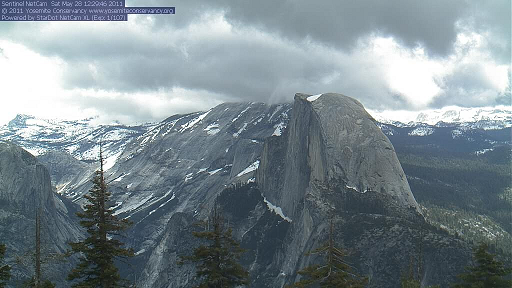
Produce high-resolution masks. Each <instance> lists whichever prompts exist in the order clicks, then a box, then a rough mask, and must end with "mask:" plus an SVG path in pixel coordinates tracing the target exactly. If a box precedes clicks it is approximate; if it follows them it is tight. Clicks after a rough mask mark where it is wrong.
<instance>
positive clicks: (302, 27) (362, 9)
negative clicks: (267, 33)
mask: <svg viewBox="0 0 512 288" xmlns="http://www.w3.org/2000/svg"><path fill="white" fill-rule="evenodd" d="M466 10H467V5H466V2H465V1H463V0H454V1H444V0H431V1H410V0H394V1H375V0H358V1H337V0H332V1H315V2H311V1H307V0H299V1H280V2H278V3H277V2H276V1H271V0H266V1H230V8H229V10H228V14H227V17H228V18H229V19H233V20H236V21H239V22H240V23H241V24H242V25H244V24H247V23H251V24H254V25H258V26H262V27H264V28H265V29H268V30H271V31H278V32H279V33H280V34H281V35H283V36H284V37H293V38H295V39H302V38H304V37H311V38H312V39H316V40H319V41H321V42H323V43H326V44H330V45H335V46H337V47H342V48H349V47H352V46H353V44H354V42H355V41H356V40H357V39H358V38H359V37H360V36H361V35H364V34H368V33H371V32H373V31H380V32H381V33H383V34H387V35H393V36H396V37H397V38H399V39H401V40H402V41H403V42H404V43H406V44H407V45H408V46H410V47H414V46H416V45H417V43H422V44H424V45H425V46H426V47H427V48H428V49H429V51H432V52H434V53H436V54H446V53H448V52H449V50H450V48H451V44H452V42H453V40H454V38H455V36H456V31H455V25H454V24H455V21H456V20H457V19H458V18H459V17H461V15H463V13H464V12H465V11H466Z"/></svg>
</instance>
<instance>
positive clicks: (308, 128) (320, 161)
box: [257, 93, 420, 216]
mask: <svg viewBox="0 0 512 288" xmlns="http://www.w3.org/2000/svg"><path fill="white" fill-rule="evenodd" d="M287 132H288V133H287V135H286V136H281V137H284V138H285V139H282V140H269V141H267V142H266V144H265V147H264V152H263V155H262V157H261V165H260V168H259V170H258V174H257V175H258V177H257V182H258V184H259V186H260V187H261V189H262V191H263V194H264V196H266V197H267V198H268V199H269V200H271V202H272V203H276V204H278V205H279V206H280V207H282V209H283V211H284V212H285V214H287V215H291V216H293V215H294V214H295V213H296V212H297V209H296V208H297V207H298V206H299V204H300V202H301V201H302V200H303V198H304V196H305V195H306V193H307V190H308V189H311V188H313V185H311V183H313V182H318V183H323V184H324V185H341V186H344V188H345V189H346V190H351V191H355V192H358V193H362V194H365V193H368V194H379V197H383V198H386V199H389V200H390V201H391V202H392V203H391V202H390V203H386V205H389V206H390V207H389V210H390V212H391V210H393V211H394V212H396V213H399V214H400V213H401V214H402V215H404V213H405V212H407V213H408V211H410V209H413V210H415V211H416V212H418V213H420V212H419V209H418V204H417V203H416V200H415V199H414V196H413V195H412V192H411V189H410V188H409V185H408V183H407V179H406V177H405V174H404V172H403V170H402V167H401V166H400V163H399V161H398V158H397V156H396V153H395V151H394V149H393V145H392V144H391V142H389V140H388V138H387V137H386V136H385V135H384V134H383V133H382V131H381V130H380V129H379V127H378V126H377V125H375V120H374V119H373V118H372V117H371V116H370V115H369V114H368V113H367V112H366V111H365V110H364V108H363V106H362V105H361V103H359V102H357V100H355V99H352V98H350V97H346V96H343V95H341V94H332V93H328V94H322V95H315V96H312V95H305V94H296V95H295V102H294V105H293V114H292V118H291V120H290V123H289V124H288V129H287ZM391 206H392V207H391ZM404 209H405V210H404ZM395 210H396V211H395ZM397 210H404V211H402V212H399V211H397Z"/></svg>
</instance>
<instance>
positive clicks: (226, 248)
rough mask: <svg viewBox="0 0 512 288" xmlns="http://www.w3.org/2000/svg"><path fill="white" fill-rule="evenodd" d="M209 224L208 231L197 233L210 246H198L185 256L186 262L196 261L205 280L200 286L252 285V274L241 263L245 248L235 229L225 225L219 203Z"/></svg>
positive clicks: (197, 273) (226, 287)
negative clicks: (234, 231) (189, 254)
mask: <svg viewBox="0 0 512 288" xmlns="http://www.w3.org/2000/svg"><path fill="white" fill-rule="evenodd" d="M207 226H209V227H208V228H207V230H206V231H202V232H193V234H194V236H195V237H197V238H199V239H203V240H206V241H207V242H208V245H201V246H199V247H198V248H196V249H195V250H194V254H193V255H192V256H185V257H181V258H182V263H183V261H192V262H195V263H196V267H197V272H196V275H197V277H199V278H201V279H202V282H201V284H200V285H199V286H198V288H228V287H237V286H239V285H247V284H249V273H248V272H247V270H245V269H244V268H243V267H242V266H241V265H240V264H239V263H238V260H239V259H240V256H241V255H242V253H243V252H245V250H244V249H242V248H240V244H239V243H238V242H237V241H236V240H234V239H233V237H232V235H231V233H232V231H231V228H229V227H227V226H226V225H225V223H224V219H223V218H222V214H221V213H220V211H219V208H218V207H217V205H215V206H214V209H213V211H212V214H211V216H210V219H209V221H208V223H207ZM210 226H211V227H210Z"/></svg>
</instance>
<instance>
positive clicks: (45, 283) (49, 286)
mask: <svg viewBox="0 0 512 288" xmlns="http://www.w3.org/2000/svg"><path fill="white" fill-rule="evenodd" d="M36 283H37V282H36V278H31V279H30V280H28V281H26V282H25V283H23V287H24V288H55V284H53V283H52V282H50V280H42V281H40V282H39V284H36Z"/></svg>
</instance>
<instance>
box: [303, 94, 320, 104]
mask: <svg viewBox="0 0 512 288" xmlns="http://www.w3.org/2000/svg"><path fill="white" fill-rule="evenodd" d="M320 96H322V94H316V95H313V96H309V97H308V98H306V99H307V100H308V101H309V102H313V101H315V100H316V99H318V97H320Z"/></svg>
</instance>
